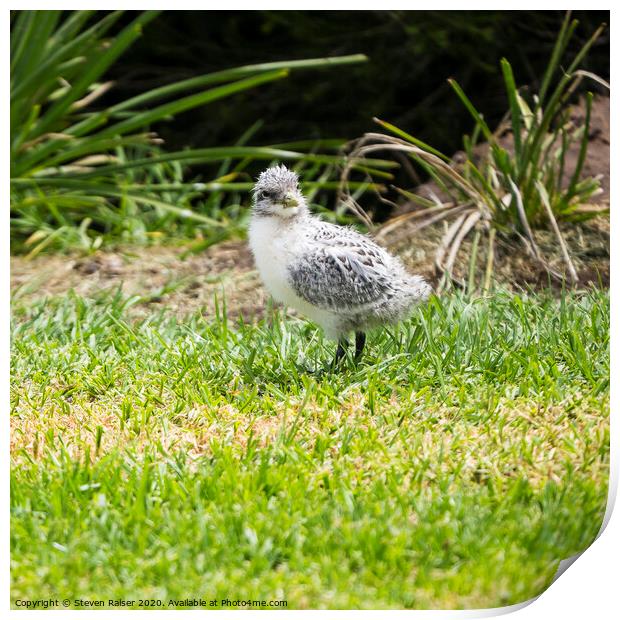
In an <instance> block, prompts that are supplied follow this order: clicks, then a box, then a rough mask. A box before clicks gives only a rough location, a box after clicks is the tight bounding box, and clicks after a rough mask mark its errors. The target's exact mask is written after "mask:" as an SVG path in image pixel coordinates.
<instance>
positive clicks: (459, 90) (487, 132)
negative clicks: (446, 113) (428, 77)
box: [448, 79, 493, 142]
mask: <svg viewBox="0 0 620 620" xmlns="http://www.w3.org/2000/svg"><path fill="white" fill-rule="evenodd" d="M448 83H449V84H450V86H452V88H453V89H454V92H455V93H456V94H457V95H458V97H459V99H460V100H461V101H462V102H463V103H464V104H465V107H466V108H467V110H468V111H469V113H470V114H471V115H472V117H473V119H474V120H475V121H476V124H477V125H478V126H479V127H480V129H481V130H482V133H483V134H484V137H485V138H486V139H487V141H488V142H493V134H492V132H491V130H490V129H489V126H488V125H487V124H486V122H485V120H484V119H483V118H482V115H481V114H480V112H478V110H476V108H475V107H474V104H473V103H472V102H471V101H470V100H469V97H468V96H467V95H466V94H465V92H464V91H463V89H462V88H461V87H460V86H459V84H458V82H457V81H456V80H453V79H449V80H448Z"/></svg>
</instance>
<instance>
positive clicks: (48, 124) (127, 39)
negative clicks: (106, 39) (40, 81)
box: [34, 11, 158, 135]
mask: <svg viewBox="0 0 620 620" xmlns="http://www.w3.org/2000/svg"><path fill="white" fill-rule="evenodd" d="M157 14H158V11H145V12H144V13H142V14H141V15H139V16H138V17H137V18H136V19H135V20H134V21H133V22H132V23H131V24H129V25H128V26H127V27H125V28H124V29H123V31H122V32H121V33H120V34H119V35H118V36H117V37H115V38H114V40H113V42H112V44H111V45H110V46H109V47H108V48H107V49H106V50H105V51H104V52H102V53H101V54H100V55H99V56H94V58H93V62H92V63H90V64H89V66H88V67H86V68H85V70H84V73H83V74H82V75H81V77H80V78H79V79H78V80H77V82H76V83H75V84H73V85H72V87H71V89H70V90H69V92H68V93H67V94H66V95H65V96H64V97H62V98H61V99H60V100H59V101H57V102H56V103H55V104H54V105H52V107H51V108H50V109H49V110H48V111H47V112H46V113H45V115H44V116H43V117H42V118H41V121H40V122H39V123H37V125H36V126H35V130H34V131H36V134H38V135H40V134H42V133H45V132H47V131H51V130H52V128H53V126H54V124H55V123H56V121H58V120H59V119H60V118H61V117H62V116H63V115H64V114H65V113H66V112H67V110H69V108H70V106H71V104H72V103H73V102H74V101H77V100H78V99H79V98H80V97H81V96H82V95H83V94H84V93H85V92H86V90H87V89H88V87H89V86H90V85H91V84H92V83H93V82H94V81H96V80H97V79H98V78H99V77H100V76H101V75H102V74H103V72H104V71H106V70H107V69H108V67H109V66H110V65H111V64H112V63H113V62H114V61H115V60H116V59H117V58H118V57H119V56H120V55H121V54H122V53H123V52H124V51H125V50H126V49H127V48H128V47H129V46H130V45H131V44H132V43H133V42H134V41H135V39H136V38H137V37H138V36H140V34H141V32H142V27H143V26H144V25H145V24H147V23H148V22H150V21H151V20H152V19H154V18H155V17H156V16H157Z"/></svg>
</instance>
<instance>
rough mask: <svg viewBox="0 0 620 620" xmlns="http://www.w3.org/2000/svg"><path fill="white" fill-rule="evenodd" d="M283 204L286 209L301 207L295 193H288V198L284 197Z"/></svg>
mask: <svg viewBox="0 0 620 620" xmlns="http://www.w3.org/2000/svg"><path fill="white" fill-rule="evenodd" d="M282 204H283V205H284V206H285V207H297V206H298V205H299V201H298V200H297V196H295V194H293V192H287V194H286V196H284V200H283V201H282Z"/></svg>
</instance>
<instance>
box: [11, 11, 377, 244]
mask: <svg viewBox="0 0 620 620" xmlns="http://www.w3.org/2000/svg"><path fill="white" fill-rule="evenodd" d="M122 14H123V12H122V11H113V12H108V13H106V14H104V15H103V16H100V15H99V13H97V12H95V11H75V12H63V11H17V12H14V13H13V14H12V20H11V146H10V152H11V224H12V232H13V240H14V241H18V242H19V243H20V244H22V245H23V247H25V248H28V249H30V251H34V252H37V251H40V250H41V249H43V247H46V246H48V245H51V244H52V243H54V242H57V241H59V240H62V239H64V240H67V239H73V240H75V239H76V238H77V239H83V240H86V241H88V240H89V239H90V238H91V236H90V235H89V234H88V231H89V229H92V230H93V231H95V232H101V231H109V230H110V229H114V230H123V231H124V232H128V231H131V229H132V228H136V229H139V228H141V227H144V222H142V224H141V222H140V218H144V217H147V214H150V215H153V214H155V215H156V216H157V217H156V218H155V222H156V226H158V227H160V229H165V228H166V226H168V225H169V224H170V221H171V220H174V221H190V222H194V223H196V224H197V225H199V226H203V227H205V228H210V227H211V228H212V227H218V226H220V227H221V225H222V223H221V222H218V221H217V220H214V218H211V217H208V216H207V215H205V213H203V212H200V210H199V209H195V208H194V206H193V205H194V203H193V202H192V198H195V197H196V196H197V195H198V196H201V195H202V194H203V191H211V192H212V191H218V192H222V191H227V190H229V189H231V188H229V186H228V185H227V183H230V182H233V181H235V179H236V177H237V176H238V175H239V174H240V172H241V170H243V168H244V167H246V166H247V165H248V164H249V163H250V162H252V161H254V160H257V159H259V160H266V161H271V160H274V159H278V160H288V161H293V162H301V163H303V164H304V165H307V166H313V165H316V166H319V167H321V166H325V165H332V164H334V163H335V162H338V161H340V157H339V156H338V155H337V154H334V153H331V154H330V153H329V152H327V153H325V152H323V153H317V152H310V150H309V148H308V145H307V144H305V143H301V144H299V145H298V146H299V147H300V149H294V148H286V146H287V145H284V147H282V146H281V147H280V148H275V147H257V146H248V145H247V144H246V143H245V141H246V140H247V139H249V137H250V136H251V133H252V132H250V133H248V132H246V133H245V136H242V138H241V139H240V141H239V143H238V144H236V145H233V146H210V147H208V148H188V149H185V150H182V151H176V152H165V151H163V150H162V148H161V140H160V139H159V138H158V137H157V135H156V134H155V133H154V132H153V131H151V127H152V126H153V124H155V123H157V122H160V121H164V120H168V119H170V118H172V117H174V116H175V115H177V114H181V113H184V112H188V111H190V110H192V109H195V108H197V107H199V106H204V105H208V104H209V103H212V102H214V101H217V100H221V99H224V98H227V97H232V96H234V95H236V94H239V93H243V92H248V91H251V90H252V89H255V88H258V87H261V86H263V85H265V84H269V83H271V82H274V81H277V80H280V79H283V78H286V77H287V75H288V74H289V72H290V71H294V70H299V69H305V68H319V67H332V66H335V65H342V64H350V63H357V62H363V61H364V60H366V58H365V57H364V56H363V55H361V54H358V55H352V56H341V57H334V58H314V59H306V60H296V61H282V62H271V63H263V64H256V65H248V66H242V67H236V68H232V69H226V70H223V71H217V72H215V73H208V74H204V75H199V76H197V77H193V78H190V79H185V80H181V81H177V82H173V83H170V84H166V85H163V86H160V87H158V88H154V89H152V90H149V91H147V92H143V93H141V94H139V95H136V96H133V97H131V98H129V99H126V100H124V101H120V102H117V103H113V104H102V105H99V107H98V104H100V102H101V101H102V95H104V94H106V93H108V91H110V89H112V88H113V86H114V84H113V82H111V81H106V79H105V74H106V71H107V70H108V69H109V68H110V67H111V65H112V64H113V63H114V62H115V61H116V60H117V59H118V58H119V57H120V56H121V55H122V54H124V53H125V52H126V51H127V50H128V49H129V47H130V46H131V44H132V43H133V42H134V41H135V40H136V39H137V37H139V36H140V33H141V32H142V29H143V28H145V27H146V26H147V25H148V24H149V22H151V21H152V20H153V19H154V18H155V17H156V16H157V14H158V12H157V11H145V12H142V13H139V14H138V15H137V16H136V17H135V18H134V19H133V20H131V21H130V22H129V23H128V24H127V25H125V26H124V27H120V26H119V18H120V17H121V16H122ZM114 28H115V31H114V34H111V32H112V31H113V29H114ZM327 146H329V144H328V145H327ZM323 150H325V149H323ZM332 150H333V149H332ZM315 151H316V149H315ZM186 164H215V165H219V171H220V173H221V174H219V175H218V176H217V178H215V179H209V183H206V184H198V185H197V184H195V183H185V182H184V178H183V174H182V168H181V166H183V165H186ZM379 165H381V164H379ZM388 165H389V164H388ZM214 183H215V184H214ZM240 189H241V188H239V187H232V189H231V191H240ZM243 189H244V190H245V186H243ZM171 192H172V193H171ZM213 202H214V201H209V200H207V201H206V203H207V204H208V205H209V206H210V207H212V206H213ZM131 215H132V216H133V217H134V221H133V222H132V223H128V222H127V218H128V217H130V216H131ZM147 219H148V217H147ZM115 226H116V228H115ZM118 226H120V229H119V228H118Z"/></svg>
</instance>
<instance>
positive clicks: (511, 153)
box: [343, 14, 605, 289]
mask: <svg viewBox="0 0 620 620" xmlns="http://www.w3.org/2000/svg"><path fill="white" fill-rule="evenodd" d="M577 23H578V22H577V21H576V20H571V18H570V14H567V16H566V18H565V20H564V22H563V24H562V27H561V30H560V33H559V36H558V38H557V41H556V44H555V48H554V50H553V53H552V55H551V58H550V60H549V64H548V66H547V69H546V71H545V73H544V76H543V78H542V81H541V85H540V89H539V91H538V93H537V94H534V95H532V96H528V95H527V94H526V93H525V92H522V91H520V90H519V89H518V88H517V86H516V81H515V77H514V75H513V71H512V67H511V65H510V63H509V62H508V60H506V59H505V58H504V59H502V61H501V69H502V73H503V77H504V87H505V91H506V97H507V100H508V107H509V110H508V113H507V114H506V117H505V120H504V121H503V122H502V123H501V124H500V126H499V127H498V128H497V130H496V131H495V132H493V131H491V129H490V128H489V126H488V125H487V123H486V121H485V120H484V117H483V115H482V113H481V112H480V111H479V110H477V109H476V107H475V106H474V104H473V103H472V101H471V100H470V98H469V97H468V96H467V95H466V94H465V92H464V91H463V89H462V88H461V87H460V86H459V84H458V83H457V82H456V80H453V79H451V80H449V83H450V85H451V86H452V88H453V90H454V91H455V93H456V95H457V96H458V97H459V99H460V100H461V101H462V103H463V105H464V106H465V107H466V109H467V110H468V111H469V113H470V114H471V116H472V118H473V120H474V123H475V126H474V130H473V132H472V135H471V136H467V135H466V136H464V138H463V147H464V148H463V150H464V157H463V159H464V161H463V162H462V164H461V162H459V165H456V164H455V162H453V161H452V160H451V159H450V158H449V157H448V156H446V155H445V154H444V153H442V152H440V151H438V150H437V149H435V148H433V147H432V146H430V145H428V144H426V143H424V142H422V141H421V140H419V139H418V138H416V137H414V136H412V135H410V134H408V133H407V132H405V131H403V130H402V129H400V128H398V127H396V126H394V125H392V124H390V123H388V122H385V121H383V120H379V119H375V121H376V122H377V123H378V124H379V125H381V127H383V128H384V129H386V130H387V131H388V132H389V135H388V134H380V133H369V134H366V135H365V136H363V138H361V139H360V140H359V141H358V142H357V143H356V144H355V147H354V149H353V151H352V153H351V159H350V166H352V165H353V164H354V163H358V162H359V160H360V159H361V158H364V157H365V156H366V155H368V154H370V153H375V152H379V151H392V152H393V153H394V154H395V155H397V154H399V153H401V154H405V155H406V156H408V157H409V158H410V159H412V160H413V161H414V162H415V163H416V164H418V165H419V166H420V167H421V168H422V169H423V170H424V171H425V172H426V173H427V174H428V175H429V177H430V178H431V179H432V180H433V181H434V182H435V183H436V185H437V186H438V188H439V189H440V190H441V192H442V193H443V194H445V195H446V196H448V197H449V199H448V200H446V201H442V200H440V199H439V198H437V197H436V196H434V197H433V198H432V199H430V198H426V197H423V196H420V195H419V194H416V193H414V192H411V191H407V190H405V189H402V188H396V190H397V191H398V192H399V194H400V195H401V196H403V197H405V198H406V199H407V201H408V202H409V203H410V204H411V205H412V206H415V207H416V209H414V211H413V212H411V213H406V214H404V215H401V216H398V217H396V218H394V219H393V220H391V221H390V222H388V223H387V224H386V225H385V226H384V227H383V228H382V230H381V231H380V233H379V234H380V235H381V234H386V233H387V232H389V231H390V230H394V229H396V228H398V227H399V226H400V225H401V224H402V223H403V222H404V221H407V220H417V221H416V222H415V225H414V227H413V229H412V230H410V232H415V231H418V230H421V229H424V228H425V227H427V226H430V225H432V224H436V223H439V222H442V221H443V222H445V223H446V228H445V233H444V234H443V237H442V238H441V240H440V242H439V244H438V247H437V250H436V254H435V266H436V268H437V270H438V271H439V272H440V273H443V274H444V275H445V276H446V278H447V279H452V280H454V277H453V267H454V264H455V261H456V258H457V254H458V252H459V250H460V248H461V246H462V244H463V242H464V240H465V239H466V238H469V237H471V236H473V240H472V243H471V248H472V254H474V256H470V265H473V264H475V261H476V256H475V253H477V251H478V248H479V247H480V240H481V236H482V235H483V234H484V235H486V238H487V259H486V264H487V268H486V270H485V275H484V288H485V289H486V288H488V285H489V280H490V277H491V274H492V271H493V254H494V244H495V240H496V236H497V234H501V235H503V236H504V237H506V238H510V239H514V237H515V236H516V237H517V238H519V239H520V240H521V241H523V243H524V245H525V248H526V250H527V252H528V253H529V254H530V255H531V256H532V257H533V258H534V259H535V260H536V261H538V262H539V263H541V264H542V265H543V266H544V268H545V269H546V270H547V271H548V272H549V273H550V275H551V276H552V277H554V278H557V279H560V280H561V279H563V278H564V275H563V274H561V273H559V272H558V271H556V270H554V269H553V268H552V267H551V266H550V264H549V263H548V261H547V260H546V259H545V257H543V255H542V253H541V251H540V249H539V247H538V245H537V243H536V241H535V238H534V235H533V232H532V231H533V230H534V229H536V228H543V227H548V228H550V229H551V230H552V231H553V232H554V234H555V236H556V237H557V242H558V245H559V248H560V251H561V254H562V257H563V260H564V262H565V264H566V268H567V274H568V277H569V278H570V280H571V281H572V282H574V283H576V282H577V280H578V276H577V272H576V270H575V267H574V265H573V262H572V260H571V257H570V252H569V250H568V247H567V245H566V242H565V240H564V238H563V236H562V233H561V231H560V227H559V226H558V222H562V221H563V222H578V221H582V220H585V219H588V218H591V217H593V216H595V215H597V214H599V213H601V212H602V211H604V210H605V209H604V208H603V207H600V208H598V207H595V206H593V205H591V204H589V203H590V200H591V198H592V197H593V196H595V195H596V194H597V193H599V192H600V187H599V180H598V178H594V177H587V178H582V171H583V165H584V162H585V160H586V156H587V150H588V138H589V130H590V115H591V107H592V97H593V95H592V93H590V92H589V93H587V95H586V97H585V120H584V123H583V124H582V125H581V126H579V127H577V126H575V125H574V124H573V123H572V121H571V120H570V107H569V105H568V102H569V99H570V97H571V95H572V94H573V93H574V91H575V89H576V88H577V86H578V85H579V83H580V82H581V81H582V79H583V78H584V77H589V78H593V79H595V80H597V81H599V82H602V80H600V78H598V77H597V76H595V75H593V74H590V73H588V72H585V71H581V70H580V69H579V66H580V63H581V61H582V60H583V58H584V57H585V55H586V54H587V52H588V50H589V49H590V47H591V46H592V45H593V43H594V42H595V41H596V40H597V39H598V37H599V36H600V34H601V32H602V31H603V29H604V27H605V26H604V25H601V26H600V27H599V28H598V29H597V30H596V32H594V34H593V35H592V36H591V37H590V38H589V39H588V40H587V42H586V43H585V44H584V45H583V46H582V47H581V49H579V51H578V52H577V53H576V55H575V57H574V58H573V59H572V60H571V61H570V62H569V63H568V64H567V65H564V63H563V56H564V53H565V51H566V48H567V44H568V42H569V40H570V39H571V36H572V34H573V32H574V30H575V28H576V27H577ZM565 67H566V68H565ZM507 134H509V136H511V139H510V140H508V141H506V139H505V137H506V136H507ZM502 138H504V140H502ZM481 139H484V141H485V142H486V143H487V148H486V149H483V150H481V149H480V145H478V142H479V141H480V140H481ZM509 144H511V147H510V146H509ZM477 145H478V148H475V147H476V146H477ZM507 147H508V148H507ZM571 149H572V150H573V152H574V150H575V149H577V151H578V158H577V163H576V165H575V167H574V170H572V172H571V174H570V176H569V175H568V173H567V155H568V153H569V151H571ZM348 172H349V168H345V171H344V174H343V178H347V176H348Z"/></svg>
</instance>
